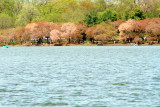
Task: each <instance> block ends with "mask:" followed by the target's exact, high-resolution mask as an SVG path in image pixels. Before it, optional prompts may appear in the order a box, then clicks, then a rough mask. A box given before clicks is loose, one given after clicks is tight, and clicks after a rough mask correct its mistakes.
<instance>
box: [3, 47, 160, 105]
mask: <svg viewBox="0 0 160 107" xmlns="http://www.w3.org/2000/svg"><path fill="white" fill-rule="evenodd" d="M0 106H6V107H8V106H11V107H14V106H16V107H19V106H27V107H32V106H39V107H41V106H58V107H160V47H158V46H150V47H148V46H146V47H129V46H126V47H10V48H8V49H5V48H0Z"/></svg>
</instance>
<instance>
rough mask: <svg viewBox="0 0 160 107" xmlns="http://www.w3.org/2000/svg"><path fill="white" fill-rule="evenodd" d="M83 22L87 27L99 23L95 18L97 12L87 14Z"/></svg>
mask: <svg viewBox="0 0 160 107" xmlns="http://www.w3.org/2000/svg"><path fill="white" fill-rule="evenodd" d="M84 22H85V23H86V24H87V26H94V25H96V24H98V23H99V19H98V16H97V12H95V11H92V12H90V13H89V14H87V15H86V17H85V19H84Z"/></svg>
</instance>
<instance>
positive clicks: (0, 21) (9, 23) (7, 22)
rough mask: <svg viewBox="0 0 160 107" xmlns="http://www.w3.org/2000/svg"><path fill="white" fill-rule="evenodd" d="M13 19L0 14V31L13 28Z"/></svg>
mask: <svg viewBox="0 0 160 107" xmlns="http://www.w3.org/2000/svg"><path fill="white" fill-rule="evenodd" d="M13 25H14V24H13V18H12V17H11V16H9V15H7V14H0V29H6V28H10V27H13Z"/></svg>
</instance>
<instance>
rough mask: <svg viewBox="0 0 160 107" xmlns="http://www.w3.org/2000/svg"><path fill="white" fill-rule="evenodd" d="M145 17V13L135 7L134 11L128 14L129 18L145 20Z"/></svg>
mask: <svg viewBox="0 0 160 107" xmlns="http://www.w3.org/2000/svg"><path fill="white" fill-rule="evenodd" d="M145 17H146V16H145V13H144V12H143V11H142V10H141V9H139V8H136V9H134V11H131V12H130V13H129V14H128V19H135V20H143V19H145Z"/></svg>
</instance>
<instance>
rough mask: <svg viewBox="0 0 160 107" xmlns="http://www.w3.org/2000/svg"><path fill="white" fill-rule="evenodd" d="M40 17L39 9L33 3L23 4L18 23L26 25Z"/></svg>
mask: <svg viewBox="0 0 160 107" xmlns="http://www.w3.org/2000/svg"><path fill="white" fill-rule="evenodd" d="M38 17H39V11H38V10H37V8H36V7H34V6H33V5H32V4H26V5H24V6H23V8H22V10H21V11H20V13H19V15H18V17H17V20H16V25H18V26H24V25H26V24H27V23H30V22H32V21H36V20H38Z"/></svg>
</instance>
